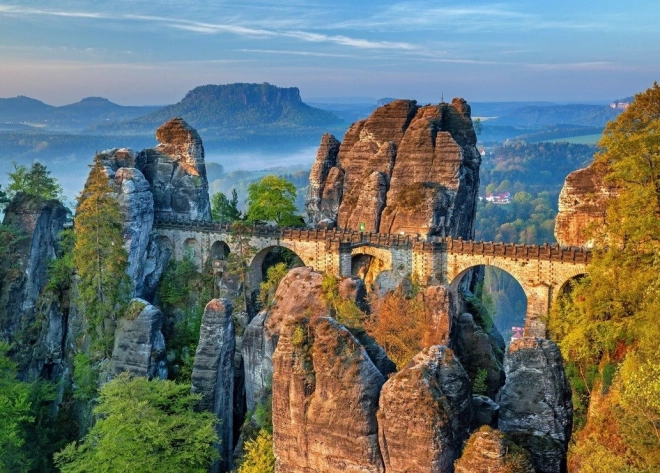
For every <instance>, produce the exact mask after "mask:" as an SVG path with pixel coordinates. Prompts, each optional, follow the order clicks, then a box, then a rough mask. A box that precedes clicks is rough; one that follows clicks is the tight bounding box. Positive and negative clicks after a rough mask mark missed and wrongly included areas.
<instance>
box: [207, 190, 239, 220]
mask: <svg viewBox="0 0 660 473" xmlns="http://www.w3.org/2000/svg"><path fill="white" fill-rule="evenodd" d="M211 216H212V217H213V220H214V221H216V222H221V223H232V222H234V221H236V220H240V219H241V211H240V210H238V193H237V192H236V189H232V190H231V200H230V199H228V198H227V196H226V195H225V194H223V193H222V192H216V193H215V194H213V197H212V198H211Z"/></svg>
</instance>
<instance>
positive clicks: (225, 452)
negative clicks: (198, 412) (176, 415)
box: [192, 299, 235, 473]
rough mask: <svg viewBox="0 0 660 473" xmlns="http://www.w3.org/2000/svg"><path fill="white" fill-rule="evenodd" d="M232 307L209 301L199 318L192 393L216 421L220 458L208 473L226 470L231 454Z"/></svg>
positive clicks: (229, 304) (233, 344) (223, 303)
mask: <svg viewBox="0 0 660 473" xmlns="http://www.w3.org/2000/svg"><path fill="white" fill-rule="evenodd" d="M232 309H233V308H232V305H231V303H230V302H229V301H228V300H226V299H213V300H211V302H209V303H208V304H207V305H206V308H205V309H204V315H203V317H202V326H201V329H200V334H199V344H198V345H197V351H196V352H195V362H194V364H193V372H192V391H193V392H196V393H201V394H202V401H201V402H200V405H199V407H200V409H204V410H208V411H211V412H213V413H215V414H216V415H217V416H218V417H219V418H220V424H219V425H218V436H219V437H220V456H221V459H220V461H219V462H217V463H216V464H215V465H214V466H213V468H212V471H213V472H214V473H217V472H219V471H229V468H230V467H231V458H232V451H233V410H234V404H233V402H234V401H233V396H234V349H235V338H234V337H235V332H234V321H233V319H232V316H231V313H232Z"/></svg>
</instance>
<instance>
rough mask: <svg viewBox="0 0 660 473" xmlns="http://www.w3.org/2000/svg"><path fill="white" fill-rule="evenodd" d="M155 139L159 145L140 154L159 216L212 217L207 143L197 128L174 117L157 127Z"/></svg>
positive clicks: (139, 159)
mask: <svg viewBox="0 0 660 473" xmlns="http://www.w3.org/2000/svg"><path fill="white" fill-rule="evenodd" d="M156 138H157V139H158V141H159V142H160V144H159V145H158V146H157V147H155V148H152V149H145V150H143V151H141V152H140V153H139V155H138V157H137V161H138V162H139V163H140V166H141V167H140V169H141V170H142V172H143V174H144V176H145V177H146V179H147V181H149V184H150V186H151V191H152V193H153V196H154V211H155V214H156V217H157V218H159V217H166V218H180V219H184V220H204V221H208V220H211V204H210V201H209V186H208V181H207V179H206V165H205V163H204V146H203V145H202V139H201V138H200V136H199V134H198V133H197V131H195V130H194V129H193V128H191V127H190V126H189V125H188V124H187V123H186V122H185V121H183V120H182V119H181V118H173V119H171V120H170V121H168V122H167V123H165V124H164V125H162V126H161V127H160V128H158V130H157V131H156Z"/></svg>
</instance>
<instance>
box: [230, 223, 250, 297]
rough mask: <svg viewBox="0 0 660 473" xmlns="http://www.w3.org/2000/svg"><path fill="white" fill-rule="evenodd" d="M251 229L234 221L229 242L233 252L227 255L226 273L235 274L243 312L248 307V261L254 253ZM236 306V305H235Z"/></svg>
mask: <svg viewBox="0 0 660 473" xmlns="http://www.w3.org/2000/svg"><path fill="white" fill-rule="evenodd" d="M250 237H251V229H250V226H249V225H248V224H246V223H245V222H242V221H238V220H237V221H235V222H234V223H233V224H232V226H231V241H232V243H233V244H234V248H235V250H234V251H232V252H231V253H229V255H227V259H226V261H227V271H228V272H229V273H231V274H235V275H236V276H237V278H238V283H239V285H240V287H241V295H242V299H243V300H242V301H241V302H242V305H243V308H244V309H245V310H247V307H248V290H247V286H248V285H249V284H250V280H249V277H248V274H249V271H250V260H251V259H252V257H253V256H254V255H255V253H256V248H254V247H253V246H252V245H250ZM236 305H238V304H236Z"/></svg>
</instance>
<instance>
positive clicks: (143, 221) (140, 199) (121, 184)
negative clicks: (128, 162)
mask: <svg viewBox="0 0 660 473" xmlns="http://www.w3.org/2000/svg"><path fill="white" fill-rule="evenodd" d="M110 177H111V179H112V180H113V184H114V185H113V187H114V188H115V189H116V192H117V199H118V200H119V205H120V208H121V211H122V214H123V217H124V219H123V220H124V221H123V232H122V238H123V239H124V247H125V248H126V252H127V253H128V268H127V270H126V273H127V274H128V277H129V278H130V280H131V282H132V283H133V293H132V295H133V296H135V297H141V296H142V295H143V290H144V287H143V286H144V277H145V272H144V270H145V264H144V262H145V260H146V254H147V248H148V245H149V236H150V234H151V229H152V227H153V222H154V198H153V194H152V193H151V191H150V189H149V183H148V182H147V180H146V179H145V178H144V176H143V175H142V173H141V172H140V170H138V169H135V168H128V167H122V168H119V169H117V171H116V172H115V173H114V176H110Z"/></svg>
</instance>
